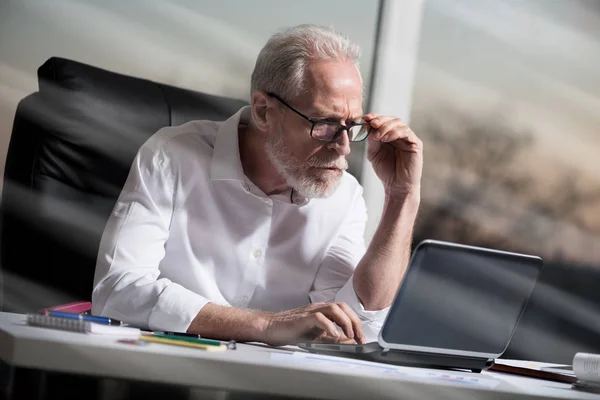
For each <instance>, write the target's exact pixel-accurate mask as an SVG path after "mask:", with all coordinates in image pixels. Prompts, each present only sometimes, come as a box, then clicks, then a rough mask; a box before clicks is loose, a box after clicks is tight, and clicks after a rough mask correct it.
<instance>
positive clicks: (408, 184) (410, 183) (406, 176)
mask: <svg viewBox="0 0 600 400" xmlns="http://www.w3.org/2000/svg"><path fill="white" fill-rule="evenodd" d="M364 119H365V121H367V122H368V123H369V124H370V125H371V128H372V129H371V133H370V134H369V138H368V139H369V140H368V150H367V158H368V160H369V161H370V162H371V164H372V165H373V169H374V170H375V173H376V174H377V176H378V177H379V179H381V182H382V183H383V186H384V188H385V192H386V194H388V195H392V196H393V195H396V194H401V195H405V194H409V193H413V192H418V191H419V190H420V184H421V175H422V172H423V142H421V140H420V139H419V138H418V137H417V135H415V133H414V132H413V131H412V130H411V129H410V128H409V127H408V125H406V124H405V123H404V122H403V121H402V120H401V119H400V118H396V117H387V116H383V115H379V114H376V113H369V114H367V115H365V116H364Z"/></svg>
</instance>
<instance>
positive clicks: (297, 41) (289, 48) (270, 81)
mask: <svg viewBox="0 0 600 400" xmlns="http://www.w3.org/2000/svg"><path fill="white" fill-rule="evenodd" d="M359 57H360V48H359V46H358V45H357V44H356V43H354V42H352V41H351V40H350V39H349V38H348V37H346V36H343V35H341V34H340V33H338V32H336V31H334V30H333V29H331V28H326V27H323V26H318V25H298V26H295V27H292V28H288V29H284V30H282V31H279V32H277V33H276V34H274V35H273V36H271V38H270V39H269V41H268V42H267V44H266V45H265V47H263V48H262V50H261V51H260V53H259V54H258V58H257V59H256V65H255V66H254V71H253V72H252V79H251V83H250V90H251V93H254V92H255V91H257V90H262V91H265V92H273V93H276V94H277V95H279V96H281V97H283V98H284V99H293V98H294V97H296V96H298V95H300V94H301V93H303V92H304V91H305V90H306V87H305V77H304V73H305V71H306V68H307V66H308V64H309V63H310V62H313V61H351V62H353V63H354V65H356V67H357V68H358V59H359ZM359 74H360V72H359ZM361 79H362V78H361Z"/></svg>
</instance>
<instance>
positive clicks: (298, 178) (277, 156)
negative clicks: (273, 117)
mask: <svg viewBox="0 0 600 400" xmlns="http://www.w3.org/2000/svg"><path fill="white" fill-rule="evenodd" d="M283 136H284V133H283V129H282V127H280V129H279V133H278V134H277V135H270V136H269V137H268V139H267V142H266V144H265V150H266V152H267V155H268V157H269V159H270V160H271V162H272V163H273V165H274V166H275V168H276V169H277V172H278V173H279V175H281V176H282V177H283V179H285V181H286V183H287V184H288V185H289V186H290V187H292V188H293V189H294V190H295V191H297V192H298V193H299V194H300V195H302V196H304V197H307V198H309V199H310V198H326V197H329V196H331V195H332V194H333V192H335V190H336V189H337V188H338V186H339V185H340V182H341V177H342V176H341V175H338V174H336V173H330V172H327V173H325V174H322V175H321V176H316V175H315V174H314V171H315V169H314V168H311V167H336V168H340V169H343V170H345V169H347V168H348V162H347V161H346V159H345V158H338V159H337V160H335V161H329V162H324V161H321V160H318V159H315V158H314V157H313V158H311V159H310V160H307V161H305V162H302V161H301V160H299V159H298V158H297V157H296V156H294V155H293V154H292V152H291V151H289V149H288V147H287V145H286V144H285V142H284V140H283ZM311 171H313V173H311Z"/></svg>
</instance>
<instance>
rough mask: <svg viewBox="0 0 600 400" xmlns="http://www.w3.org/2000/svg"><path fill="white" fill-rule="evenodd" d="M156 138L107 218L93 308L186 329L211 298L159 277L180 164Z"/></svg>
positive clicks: (156, 326)
mask: <svg viewBox="0 0 600 400" xmlns="http://www.w3.org/2000/svg"><path fill="white" fill-rule="evenodd" d="M155 147H158V146H156V144H155V142H154V139H153V138H151V139H150V140H149V141H148V142H147V143H146V144H144V145H143V146H142V148H141V149H140V150H139V152H138V154H137V156H136V158H135V159H134V162H133V164H132V166H131V169H130V172H129V176H128V178H127V181H126V182H125V185H124V187H123V189H122V191H121V194H120V196H119V198H118V200H117V203H116V205H115V207H114V209H113V211H112V213H111V215H110V217H109V219H108V222H107V224H106V227H105V229H104V233H103V235H102V239H101V241H100V247H99V251H98V258H97V262H96V272H95V276H94V289H93V292H92V312H93V313H94V314H95V315H102V316H106V317H111V318H115V319H119V320H122V321H125V322H127V323H129V324H132V325H135V326H139V327H141V328H149V329H151V330H172V331H183V332H185V331H186V330H187V328H188V327H189V325H190V323H191V322H192V320H193V319H194V317H195V316H196V315H197V314H198V312H199V311H200V309H201V308H202V307H203V306H204V305H205V304H206V303H208V300H207V299H206V298H204V297H202V296H200V295H198V294H196V293H194V292H192V291H190V290H188V289H186V288H185V287H183V286H181V285H179V284H177V283H174V282H172V281H170V280H169V279H166V278H164V277H163V278H161V277H160V269H159V264H160V262H161V260H162V259H163V257H164V255H165V244H166V241H167V239H168V237H169V226H170V222H171V217H172V213H173V209H174V197H175V185H176V176H177V168H176V167H174V166H173V163H172V162H171V160H170V159H169V157H168V156H166V155H165V151H164V148H163V147H164V146H160V147H159V148H155Z"/></svg>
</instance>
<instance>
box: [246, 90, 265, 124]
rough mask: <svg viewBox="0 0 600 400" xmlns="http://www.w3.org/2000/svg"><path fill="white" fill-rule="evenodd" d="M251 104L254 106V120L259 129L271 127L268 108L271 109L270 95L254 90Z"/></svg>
mask: <svg viewBox="0 0 600 400" xmlns="http://www.w3.org/2000/svg"><path fill="white" fill-rule="evenodd" d="M250 104H251V106H252V121H253V122H254V125H255V126H256V128H257V129H258V130H260V131H266V130H267V129H268V127H269V121H268V118H267V110H268V109H269V99H268V95H267V94H266V93H265V92H262V91H256V92H253V93H252V97H251V103H250Z"/></svg>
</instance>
